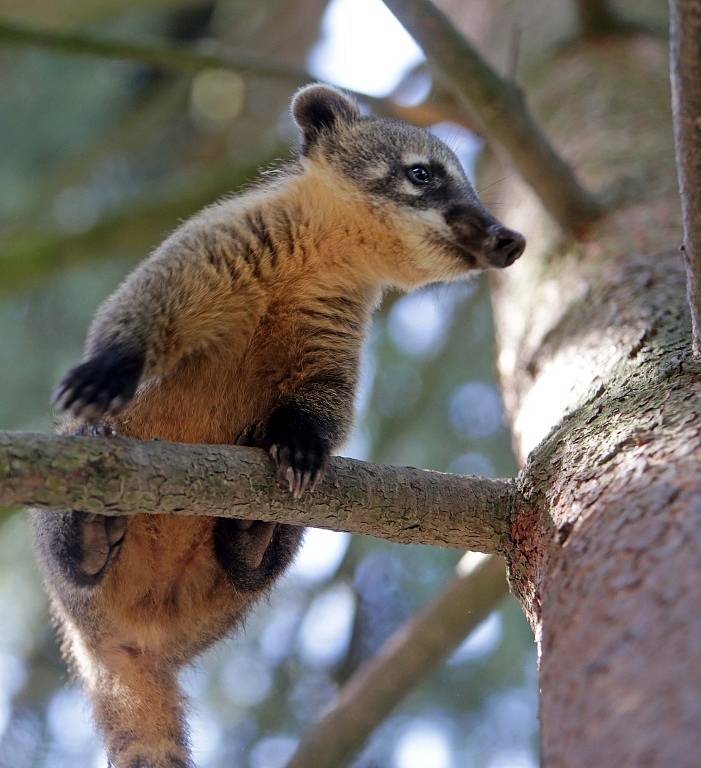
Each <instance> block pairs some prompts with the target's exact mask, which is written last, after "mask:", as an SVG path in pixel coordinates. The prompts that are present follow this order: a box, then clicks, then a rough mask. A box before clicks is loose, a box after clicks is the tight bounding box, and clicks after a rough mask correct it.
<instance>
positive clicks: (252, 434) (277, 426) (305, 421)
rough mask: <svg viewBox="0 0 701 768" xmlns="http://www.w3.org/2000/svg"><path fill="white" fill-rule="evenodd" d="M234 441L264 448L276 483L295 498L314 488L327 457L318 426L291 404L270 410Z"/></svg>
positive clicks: (327, 449)
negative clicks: (261, 422) (265, 418)
mask: <svg viewBox="0 0 701 768" xmlns="http://www.w3.org/2000/svg"><path fill="white" fill-rule="evenodd" d="M237 442H238V443H239V444H240V445H253V446H256V447H258V448H263V449H265V450H266V451H268V453H269V454H270V456H271V458H272V460H273V462H274V463H275V466H276V468H277V480H278V483H279V484H280V486H282V487H283V488H287V489H288V490H289V492H290V493H291V494H292V495H293V496H294V497H295V498H299V497H300V496H301V495H302V494H303V493H304V492H305V491H307V490H314V487H315V485H316V483H317V482H318V481H319V478H320V477H321V476H322V475H323V473H324V470H325V469H326V464H327V463H328V460H329V456H330V441H329V440H328V439H327V438H326V437H324V435H323V430H322V427H321V425H320V424H319V423H318V422H317V421H316V420H315V419H314V418H312V417H311V416H309V415H308V414H307V413H304V412H301V411H299V410H296V409H294V408H293V407H291V406H283V407H281V408H279V409H278V410H277V411H274V412H273V414H272V415H271V417H270V419H269V420H268V422H267V423H266V424H264V425H258V426H257V427H255V428H251V429H249V430H246V432H245V438H243V437H242V438H239V440H238V441H237Z"/></svg>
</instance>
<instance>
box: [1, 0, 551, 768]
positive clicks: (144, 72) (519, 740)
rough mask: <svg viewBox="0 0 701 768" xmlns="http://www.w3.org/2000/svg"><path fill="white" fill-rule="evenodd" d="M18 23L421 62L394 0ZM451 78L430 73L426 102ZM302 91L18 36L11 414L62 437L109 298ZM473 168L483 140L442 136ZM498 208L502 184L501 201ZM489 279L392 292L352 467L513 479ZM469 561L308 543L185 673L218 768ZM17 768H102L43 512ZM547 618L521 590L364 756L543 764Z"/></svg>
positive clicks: (264, 159)
mask: <svg viewBox="0 0 701 768" xmlns="http://www.w3.org/2000/svg"><path fill="white" fill-rule="evenodd" d="M0 18H1V19H3V20H10V19H16V20H19V21H23V22H28V23H32V24H37V25H41V26H43V27H55V28H59V29H61V28H62V29H80V30H81V31H83V32H85V33H86V34H95V35H98V36H102V37H105V36H107V37H110V38H111V39H114V38H116V39H124V40H134V41H145V42H148V40H149V39H151V40H159V41H162V42H164V41H171V42H174V43H179V44H185V45H194V44H195V42H197V41H201V40H216V41H217V42H218V43H220V44H221V45H223V46H226V47H231V48H232V49H233V50H236V51H239V52H242V53H249V54H255V55H257V56H262V57H266V56H269V57H270V58H271V59H272V60H274V61H278V62H287V63H289V65H290V66H294V67H305V68H307V69H309V71H310V72H311V73H312V74H313V76H315V77H320V78H324V79H327V80H329V81H330V82H335V83H337V84H339V85H342V86H346V87H350V88H353V89H355V90H357V91H360V92H366V93H369V94H371V95H373V96H376V97H377V96H384V95H386V94H387V93H389V92H391V91H393V89H395V87H396V86H397V85H398V83H400V81H401V80H402V78H403V77H404V76H405V74H406V73H407V72H408V71H410V70H411V69H412V68H414V67H416V65H417V64H419V63H420V61H421V53H420V51H419V50H418V49H417V48H416V46H415V45H414V44H413V42H412V41H411V40H410V39H409V38H408V37H407V36H406V34H405V33H404V32H403V30H402V29H401V27H400V26H399V25H398V24H397V23H396V22H395V21H394V19H393V18H392V17H391V15H390V14H389V13H388V12H387V11H386V10H385V8H384V6H383V5H382V4H381V2H380V0H331V2H328V0H263V1H261V2H244V1H242V0H218V1H217V2H193V0H189V1H188V0H148V1H146V0H140V1H139V2H135V1H134V0H132V2H127V1H125V0H22V2H20V1H19V0H2V1H0ZM429 85H430V83H429V82H428V81H427V78H426V77H420V78H415V79H414V80H413V81H412V86H411V87H410V88H404V89H403V93H402V98H403V99H404V100H405V103H407V104H410V103H414V102H418V101H420V100H421V98H423V97H424V96H425V94H426V92H427V89H428V87H429ZM293 87H294V83H293V82H287V81H285V79H284V78H278V79H273V78H270V77H258V76H253V75H246V76H242V75H240V74H238V73H236V72H232V71H227V70H223V69H222V70H219V69H208V70H204V71H201V72H198V73H197V74H194V75H187V74H183V73H178V72H173V71H166V70H160V69H155V68H152V67H146V66H143V65H139V64H134V63H124V62H115V61H108V60H102V59H96V58H83V57H70V56H57V55H53V54H49V53H47V52H43V51H34V50H29V49H26V50H25V49H18V48H3V47H2V46H1V45H0V135H1V136H2V143H3V148H4V152H3V159H2V162H1V163H0V238H1V241H2V247H1V248H0V328H2V333H1V334H0V370H2V372H3V373H2V376H1V377H0V427H1V428H3V429H25V430H49V429H50V428H51V421H52V416H51V412H50V408H49V405H48V401H49V395H50V391H51V388H52V386H53V384H54V383H55V382H56V381H57V379H58V378H59V376H60V374H61V373H62V372H63V371H65V370H66V368H67V367H68V366H69V365H70V364H72V363H74V362H75V361H76V360H78V359H79V357H80V355H81V348H82V342H83V338H84V334H85V330H86V328H87V325H88V323H89V321H90V319H91V317H92V315H93V312H94V310H95V308H96V306H97V305H98V303H99V302H100V301H101V300H102V299H103V298H104V297H105V296H106V295H107V294H108V293H109V292H110V291H111V290H112V289H113V288H114V287H115V286H116V284H117V283H118V282H119V280H120V279H121V278H122V277H123V276H124V275H125V274H126V273H127V271H128V270H129V269H130V267H131V266H132V265H133V264H134V263H135V262H136V261H137V260H139V259H140V258H142V257H143V256H144V255H145V253H147V252H148V250H149V249H150V248H151V247H153V246H154V245H156V244H157V243H158V242H159V241H160V240H161V239H162V238H163V237H164V236H165V235H166V234H167V232H168V231H169V230H170V229H172V228H173V227H175V226H176V224H177V222H178V220H180V219H181V218H183V217H185V216H187V215H189V214H190V213H191V212H193V211H194V210H196V209H197V208H198V207H200V206H201V205H203V204H205V203H207V202H208V201H211V200H212V199H214V198H215V197H216V196H217V195H219V194H222V193H224V192H226V191H231V190H234V189H236V188H237V187H239V186H241V185H242V184H243V183H245V182H246V180H248V179H250V178H251V177H252V176H253V175H254V173H255V169H256V168H258V167H259V166H261V165H263V166H265V165H269V164H271V163H273V162H274V161H275V160H276V159H284V158H285V157H287V156H289V147H290V146H292V145H293V144H294V141H295V136H294V131H293V129H292V125H291V123H290V120H289V118H288V117H287V103H288V100H289V96H290V92H291V90H292V88H293ZM435 130H436V131H437V132H438V133H439V135H441V137H443V138H445V139H446V140H448V141H449V143H451V144H452V145H453V146H454V147H455V149H456V150H457V151H458V153H459V154H460V156H461V159H462V160H463V162H464V163H465V165H466V167H467V169H468V172H469V173H471V174H472V172H473V169H474V163H475V159H476V157H477V155H478V153H479V149H480V143H479V142H478V141H477V140H476V139H475V138H474V137H472V136H471V135H469V134H467V133H466V132H465V131H464V130H463V129H461V128H459V127H457V126H454V125H450V124H441V125H438V126H436V127H435ZM485 199H486V202H487V203H488V202H489V194H488V191H487V194H486V195H485ZM493 355H494V342H493V329H492V322H491V314H490V306H489V296H488V293H487V291H486V286H485V284H484V283H483V282H481V281H480V280H476V281H474V282H471V283H468V284H462V285H455V286H450V287H436V288H431V289H429V290H426V291H423V292H421V293H419V294H416V295H413V296H408V297H398V296H389V297H388V298H387V300H386V301H385V304H384V306H383V309H382V310H381V311H380V312H379V313H378V315H377V317H376V321H375V324H374V328H373V332H372V336H371V338H370V340H369V343H368V345H367V349H366V353H365V356H364V366H363V377H362V381H363V383H362V387H361V392H360V394H359V398H358V411H359V419H358V426H357V429H356V430H355V433H354V435H353V437H352V438H351V440H350V441H349V443H348V445H347V446H346V448H345V450H343V451H342V453H344V454H345V455H350V456H355V457H357V458H363V459H369V460H372V461H377V462H385V463H394V464H410V465H414V466H420V467H427V468H433V469H438V470H446V471H451V472H464V473H478V474H481V475H488V476H504V475H511V474H513V473H514V472H515V466H514V461H513V457H512V454H511V450H510V441H509V434H508V431H507V429H506V427H505V423H504V418H503V412H502V404H501V400H500V396H499V393H498V390H497V386H496V382H495V371H494V362H493ZM459 557H460V553H459V552H453V551H447V550H441V549H439V548H430V547H418V546H416V547H407V546H400V545H392V544H389V543H385V542H382V541H378V540H374V539H370V538H365V537H352V538H351V537H350V536H348V535H346V534H337V533H330V532H323V531H310V532H309V534H308V537H307V540H306V543H305V546H304V549H303V551H302V553H301V556H300V557H299V559H298V561H297V563H296V564H295V566H294V567H293V569H292V571H291V572H290V573H289V574H288V575H287V576H286V578H285V579H284V581H283V582H282V583H281V584H280V585H279V586H278V587H277V589H276V590H275V591H274V593H273V594H272V596H271V598H270V600H269V602H268V603H267V604H264V605H260V606H259V607H258V609H257V610H256V611H255V612H254V614H253V615H252V616H251V617H250V619H249V621H248V624H247V626H246V628H245V631H243V632H241V633H240V635H239V636H238V637H236V638H234V639H232V640H230V641H228V642H226V643H222V644H220V645H219V646H218V647H217V648H216V649H214V650H213V651H212V652H210V653H209V654H207V655H206V657H205V658H203V659H202V661H201V662H200V663H199V664H198V665H197V666H196V667H195V668H194V669H192V670H190V671H188V672H187V674H186V675H185V684H186V687H187V689H188V690H189V691H190V693H191V694H192V701H193V717H192V719H191V725H192V736H193V743H194V750H195V757H196V760H197V764H198V765H199V766H201V767H202V768H219V767H220V766H221V767H222V768H224V766H233V765H236V766H246V768H282V766H283V765H284V763H285V761H286V759H287V758H288V757H289V756H290V755H291V753H292V751H293V750H294V746H295V743H296V740H297V738H298V736H299V734H300V733H302V732H303V731H304V730H305V729H307V728H308V727H309V726H310V725H312V724H313V723H314V722H315V720H316V718H317V717H318V716H319V714H320V712H321V711H322V710H323V709H324V708H325V707H326V706H328V705H329V703H330V702H331V701H332V700H333V697H334V695H335V693H336V691H337V690H338V688H339V686H340V685H342V684H343V682H344V681H345V680H347V679H348V677H349V676H350V675H351V674H352V673H353V671H354V670H355V669H357V667H358V665H359V664H361V663H362V662H363V660H365V659H366V658H368V657H369V656H371V655H372V654H374V653H375V652H376V651H377V649H378V648H379V647H380V645H381V644H382V642H383V641H384V640H385V639H386V638H387V637H388V636H389V635H390V634H391V633H392V632H393V631H394V630H395V629H396V628H397V627H398V626H399V625H401V623H402V622H404V621H406V620H407V619H408V618H409V617H411V615H412V614H413V613H414V612H415V611H416V610H417V609H418V608H419V607H420V606H421V605H422V604H424V603H425V602H426V601H428V600H430V598H431V596H432V595H434V594H436V592H438V591H439V590H440V588H441V585H442V584H444V583H445V582H446V581H447V580H448V579H449V578H450V576H451V574H452V569H453V567H454V565H455V563H456V561H457V560H458V559H459ZM0 616H2V620H1V623H0V625H1V626H2V631H1V632H0V766H1V767H2V768H29V767H30V766H46V767H47V768H64V767H65V768H68V766H71V768H74V767H75V766H78V765H80V766H88V767H91V766H95V767H97V766H100V767H101V768H102V767H103V766H104V764H105V759H104V756H103V755H102V753H101V748H100V745H99V741H98V739H97V737H96V735H95V733H94V730H93V728H92V725H91V721H90V716H89V710H88V707H87V704H86V703H85V701H84V699H83V697H82V694H81V693H80V691H79V690H78V689H77V688H76V687H75V686H73V685H72V684H71V683H70V681H69V680H68V679H67V675H66V672H65V669H64V665H63V663H62V662H61V660H60V658H59V655H58V651H57V648H56V643H55V640H54V637H53V634H52V631H51V627H50V624H49V618H48V614H47V608H46V600H45V597H44V593H43V590H42V588H41V585H40V582H39V578H38V574H37V569H36V567H35V565H34V563H33V559H32V554H31V547H30V541H29V532H28V525H27V521H26V519H25V516H24V514H21V513H18V512H16V511H15V512H13V511H11V510H5V511H4V512H3V513H2V516H0ZM536 738H537V724H536V672H535V654H534V647H533V642H532V638H531V636H530V632H529V630H528V628H527V626H526V624H525V621H524V619H523V618H522V616H521V613H520V611H519V609H518V608H517V606H516V604H515V603H513V602H512V601H511V600H509V601H507V602H505V603H504V604H503V607H502V608H501V609H500V610H499V611H498V612H496V613H495V614H493V615H492V616H491V617H490V618H489V619H488V620H486V621H485V622H484V623H483V624H482V625H481V626H480V627H479V628H478V630H477V631H476V632H474V633H473V635H472V636H471V637H470V638H469V639H468V640H467V641H466V642H465V643H464V644H463V645H462V646H461V647H460V648H459V649H458V650H457V652H456V653H455V654H454V655H453V656H452V657H451V658H450V659H449V660H448V661H447V662H446V663H445V664H443V665H442V666H441V667H440V668H439V669H438V670H437V671H436V672H435V673H433V674H432V675H431V676H429V677H428V678H427V679H426V680H425V682H424V683H423V684H422V685H421V686H420V687H419V688H417V689H416V690H415V691H414V693H413V694H412V695H411V696H410V697H409V698H408V699H407V700H406V701H405V702H404V703H403V704H402V705H401V707H400V708H399V709H398V710H397V711H396V712H395V713H394V715H393V716H392V717H391V718H390V719H389V720H388V721H387V722H386V723H385V724H384V725H383V726H382V727H381V728H380V729H379V730H378V731H377V732H376V733H375V735H374V736H373V738H372V740H371V742H370V743H369V745H368V746H367V748H366V750H365V751H364V753H363V754H362V755H361V756H360V757H359V758H358V760H357V761H356V763H355V765H356V766H359V767H362V768H370V767H371V766H375V767H377V768H380V767H382V768H385V767H387V768H389V767H391V768H457V767H458V766H480V767H484V768H527V767H528V766H534V765H536V764H537V756H536Z"/></svg>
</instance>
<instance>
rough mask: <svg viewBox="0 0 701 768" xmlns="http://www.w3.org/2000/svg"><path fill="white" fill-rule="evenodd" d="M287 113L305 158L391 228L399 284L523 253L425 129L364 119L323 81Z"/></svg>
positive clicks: (518, 238)
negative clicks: (399, 258) (397, 245)
mask: <svg viewBox="0 0 701 768" xmlns="http://www.w3.org/2000/svg"><path fill="white" fill-rule="evenodd" d="M292 116H293V118H294V120H295V122H296V123H297V125H298V127H299V129H300V131H301V134H302V155H303V157H304V158H305V162H306V163H308V164H313V165H322V166H325V167H328V168H331V169H332V170H333V171H334V172H336V173H337V174H338V175H340V176H341V177H342V178H343V179H344V180H345V181H346V182H348V183H349V184H350V186H351V187H352V188H354V189H356V190H358V191H359V192H360V193H361V196H362V198H363V199H364V200H366V201H367V200H369V201H370V206H371V208H372V209H373V210H374V211H375V212H376V213H377V215H378V217H379V218H380V219H381V220H382V221H383V222H384V223H385V224H386V225H387V226H390V227H392V228H393V229H394V230H395V231H396V234H397V235H398V236H399V240H400V241H401V243H402V245H403V246H404V247H403V249H402V250H403V252H404V258H405V259H406V261H405V263H404V264H403V265H402V267H401V268H400V269H399V270H397V271H398V272H399V274H398V275H396V278H397V280H396V282H398V283H399V284H400V285H402V284H403V285H404V286H405V287H409V286H410V285H417V284H420V283H425V282H434V281H437V280H450V279H454V278H457V277H460V276H461V275H464V274H465V272H468V271H470V270H474V269H483V268H485V267H508V266H510V265H511V264H513V263H514V261H516V259H518V258H519V256H521V254H522V253H523V250H524V248H525V244H526V243H525V240H524V238H523V236H522V235H520V234H518V232H514V231H513V230H510V229H507V228H506V227H505V226H504V225H503V224H501V223H500V222H499V221H497V220H496V219H495V218H494V217H493V216H492V215H491V214H490V213H489V212H488V211H487V210H486V209H485V208H484V206H483V205H482V203H481V202H480V200H479V198H478V197H477V194H476V192H475V190H474V189H473V188H472V186H471V185H470V182H469V181H468V180H467V177H466V176H465V173H464V171H463V170H462V168H461V166H460V163H459V161H458V159H457V157H456V156H455V154H454V153H453V152H452V151H451V150H450V149H449V148H448V147H447V146H446V145H445V144H444V143H443V142H442V141H441V140H440V139H438V138H436V137H435V136H434V135H432V134H431V133H430V132H429V131H427V130H424V129H421V128H416V127H414V126H411V125H407V124H406V123H402V122H399V121H397V120H387V119H382V118H374V117H363V116H362V115H361V113H360V110H359V109H358V105H357V104H356V103H355V101H354V100H353V99H351V98H350V97H349V96H347V95H346V94H345V93H343V92H341V91H339V90H336V89H335V88H331V87H329V86H326V85H321V84H313V85H308V86H305V87H304V88H302V89H300V90H299V91H298V92H297V93H296V95H295V96H294V98H293V100H292Z"/></svg>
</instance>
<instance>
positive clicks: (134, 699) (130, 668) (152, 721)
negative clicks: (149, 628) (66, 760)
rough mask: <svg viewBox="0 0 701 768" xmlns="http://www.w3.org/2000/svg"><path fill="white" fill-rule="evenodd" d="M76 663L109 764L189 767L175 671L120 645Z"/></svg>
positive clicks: (137, 767)
mask: <svg viewBox="0 0 701 768" xmlns="http://www.w3.org/2000/svg"><path fill="white" fill-rule="evenodd" d="M81 661H87V666H88V667H89V668H87V669H80V674H81V676H82V677H84V681H85V683H86V689H87V692H88V695H89V696H90V698H91V700H92V704H93V708H94V712H95V718H96V720H97V724H98V726H99V728H100V730H101V731H102V734H103V737H104V741H105V747H106V749H107V756H108V758H109V765H110V768H194V765H193V763H192V761H191V759H190V754H189V748H188V744H187V732H186V728H185V721H184V700H183V695H182V693H181V691H180V690H179V687H178V683H177V679H176V674H177V670H175V669H173V668H169V666H168V664H167V663H165V662H164V661H163V660H162V659H158V658H156V657H155V655H151V654H146V653H143V652H140V651H138V650H137V649H133V648H126V647H120V648H118V649H111V650H110V652H109V654H107V655H102V654H101V655H100V658H99V660H98V659H92V658H91V659H88V660H81ZM79 666H80V667H84V666H85V663H81V664H79Z"/></svg>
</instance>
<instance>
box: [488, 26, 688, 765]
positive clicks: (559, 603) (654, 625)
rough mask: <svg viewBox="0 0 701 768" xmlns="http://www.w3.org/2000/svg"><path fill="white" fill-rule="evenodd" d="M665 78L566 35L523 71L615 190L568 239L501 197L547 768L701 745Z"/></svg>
mask: <svg viewBox="0 0 701 768" xmlns="http://www.w3.org/2000/svg"><path fill="white" fill-rule="evenodd" d="M666 81H667V72H666V56H665V50H664V47H663V46H662V44H661V43H660V42H658V41H654V40H652V39H651V38H648V39H645V40H643V39H635V40H633V39H623V38H621V39H617V40H616V41H612V40H609V41H608V43H607V45H606V46H605V47H603V46H591V45H588V44H584V43H582V44H580V45H578V46H577V47H572V48H570V49H569V50H566V51H563V50H562V49H561V50H560V51H559V52H558V53H557V54H556V55H555V57H554V58H551V59H550V60H549V61H548V62H547V65H546V66H542V67H540V68H539V69H538V71H537V72H536V73H535V75H534V76H533V78H532V81H531V93H533V94H534V100H535V102H536V104H537V105H538V107H539V111H540V114H541V116H542V118H543V119H544V121H545V127H546V129H547V130H548V131H549V132H550V134H551V135H553V136H554V137H555V139H556V140H559V141H560V142H561V145H562V146H563V148H564V151H565V152H566V153H567V155H568V157H570V158H571V159H572V160H574V161H575V164H576V166H577V167H578V169H581V170H582V171H583V176H584V178H585V179H588V180H589V181H590V183H591V182H593V181H594V180H601V181H603V182H607V183H611V182H614V181H616V179H618V180H620V178H621V175H622V174H627V175H628V177H629V179H628V193H629V194H628V200H627V202H625V203H623V204H621V205H620V206H619V207H618V208H617V209H612V210H611V212H610V214H609V215H608V216H607V218H606V219H605V220H604V221H602V222H601V223H600V224H599V226H598V227H597V228H595V229H594V230H593V231H591V233H590V236H589V238H588V240H587V241H586V242H582V243H579V244H577V245H567V244H559V243H558V241H557V238H556V237H555V235H554V233H553V232H552V228H551V227H550V225H549V224H548V223H547V221H546V220H545V218H544V216H543V214H542V212H540V211H539V207H538V206H537V204H536V203H535V202H534V201H533V200H532V199H529V198H528V197H527V196H526V194H525V190H524V189H519V188H517V187H514V186H513V185H512V186H511V188H510V189H509V190H502V194H501V195H500V199H499V204H500V209H501V210H506V211H508V212H509V214H508V215H507V220H509V221H510V223H511V224H513V225H515V226H520V227H522V228H523V229H524V230H525V232H526V235H527V236H529V243H530V247H529V249H528V251H527V252H526V254H525V256H524V258H523V259H522V260H521V261H520V262H519V264H518V265H517V266H516V267H515V268H514V269H512V270H507V271H506V272H505V273H504V274H503V275H500V276H499V280H498V282H495V294H494V304H495V313H496V319H497V328H498V337H499V367H500V372H501V376H502V381H503V387H504V394H505V400H506V403H507V408H508V412H509V415H510V418H511V421H512V424H513V429H514V436H515V437H514V439H515V447H516V450H517V452H518V454H519V455H520V456H521V458H522V460H523V461H525V462H526V464H525V468H524V470H523V472H522V475H521V478H520V484H521V489H522V492H523V498H525V499H526V500H527V503H526V504H524V505H523V506H522V507H521V508H520V509H519V510H518V511H517V512H516V514H515V515H514V520H513V529H512V530H513V538H514V545H515V549H514V552H515V553H517V556H516V557H514V558H513V559H512V560H511V562H510V579H511V584H512V588H513V589H514V591H515V593H516V595H517V596H518V597H519V599H520V600H521V602H522V604H523V606H524V609H525V611H526V613H527V615H528V617H529V619H530V621H531V623H532V625H533V627H534V630H535V634H536V638H537V640H538V643H539V649H540V674H541V683H540V688H541V725H542V754H543V763H544V765H545V766H546V768H561V767H562V768H580V767H581V768H584V767H585V766H586V768H590V766H592V765H598V766H602V767H605V768H608V766H612V767H613V766H635V767H636V768H639V767H640V766H668V765H669V766H672V765H673V766H675V768H686V767H687V766H688V768H691V767H692V766H696V765H698V759H699V757H698V756H699V753H700V752H701V696H700V695H699V691H700V690H701V620H700V617H699V612H698V606H699V605H701V571H700V569H699V564H700V563H701V409H700V407H699V405H700V403H701V366H700V365H699V363H698V362H696V361H694V359H693V358H692V356H691V353H690V322H689V312H688V307H687V305H686V301H685V296H684V280H685V278H684V265H683V263H682V260H681V258H680V256H679V253H678V251H677V247H676V245H677V243H678V242H679V239H680V236H681V231H680V226H679V215H678V209H677V201H676V199H675V190H674V163H673V151H672V142H671V124H670V115H669V109H668V107H667V103H668V102H667V99H668V97H669V94H668V91H667V87H666ZM633 136H634V137H635V140H632V139H631V137H633ZM491 172H492V173H494V174H496V173H500V174H503V170H500V171H497V170H496V169H494V168H492V170H491ZM526 457H527V459H526Z"/></svg>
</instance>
